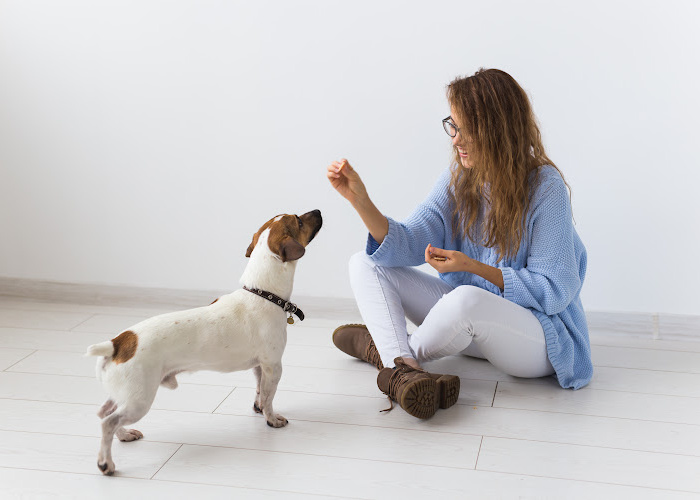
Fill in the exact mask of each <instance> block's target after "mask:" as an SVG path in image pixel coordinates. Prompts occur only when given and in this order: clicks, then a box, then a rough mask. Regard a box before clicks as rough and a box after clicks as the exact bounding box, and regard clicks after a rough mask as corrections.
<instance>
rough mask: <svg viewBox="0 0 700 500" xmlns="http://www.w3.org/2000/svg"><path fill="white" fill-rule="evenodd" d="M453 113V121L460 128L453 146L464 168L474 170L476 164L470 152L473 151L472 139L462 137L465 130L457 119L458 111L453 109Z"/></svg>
mask: <svg viewBox="0 0 700 500" xmlns="http://www.w3.org/2000/svg"><path fill="white" fill-rule="evenodd" d="M451 112H452V115H451V116H452V120H453V121H454V122H455V125H457V127H459V131H458V132H457V135H455V136H454V137H453V138H452V145H453V146H454V147H455V148H456V149H457V153H458V154H459V159H460V161H461V162H462V166H463V167H464V168H472V167H473V166H474V163H473V160H472V159H471V158H470V157H469V151H470V150H471V149H472V148H471V143H472V139H471V137H465V136H464V135H462V130H464V129H463V128H462V126H461V124H460V122H459V121H458V119H457V118H456V117H457V116H458V115H457V113H456V110H455V109H454V108H452V109H451Z"/></svg>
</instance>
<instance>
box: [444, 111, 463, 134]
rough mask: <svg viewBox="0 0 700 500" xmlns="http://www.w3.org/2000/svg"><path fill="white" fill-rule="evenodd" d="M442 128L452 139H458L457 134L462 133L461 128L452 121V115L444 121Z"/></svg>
mask: <svg viewBox="0 0 700 500" xmlns="http://www.w3.org/2000/svg"><path fill="white" fill-rule="evenodd" d="M442 128H444V129H445V132H447V135H449V136H450V137H457V134H458V133H459V132H460V130H459V127H458V126H457V125H455V123H454V122H453V121H452V115H450V116H448V117H447V118H445V119H444V120H442Z"/></svg>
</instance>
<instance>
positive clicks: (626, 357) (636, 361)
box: [591, 345, 700, 373]
mask: <svg viewBox="0 0 700 500" xmlns="http://www.w3.org/2000/svg"><path fill="white" fill-rule="evenodd" d="M591 357H592V358H593V365H594V366H615V367H618V368H637V369H641V370H658V371H669V372H681V373H700V352H683V351H666V350H664V351H661V350H658V351H652V350H649V349H635V348H630V347H612V346H596V345H594V346H592V348H591Z"/></svg>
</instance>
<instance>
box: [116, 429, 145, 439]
mask: <svg viewBox="0 0 700 500" xmlns="http://www.w3.org/2000/svg"><path fill="white" fill-rule="evenodd" d="M142 437H143V434H142V433H141V431H137V430H136V429H119V430H118V431H117V438H118V439H119V441H125V442H128V441H136V440H137V439H141V438H142Z"/></svg>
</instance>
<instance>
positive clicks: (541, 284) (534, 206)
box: [366, 165, 593, 389]
mask: <svg viewBox="0 0 700 500" xmlns="http://www.w3.org/2000/svg"><path fill="white" fill-rule="evenodd" d="M450 176H451V172H450V169H446V170H445V171H444V172H443V174H442V175H441V176H440V178H439V179H438V181H437V183H436V184H435V186H434V188H433V190H432V192H431V193H430V194H429V195H428V197H427V198H426V199H425V201H423V202H422V203H421V204H420V205H418V207H417V208H416V209H415V210H414V212H413V213H412V214H411V215H410V216H409V217H408V218H407V219H406V220H405V221H404V222H401V223H399V222H396V221H395V220H394V219H392V218H390V217H387V219H388V221H389V232H388V234H387V235H386V237H385V238H384V241H383V242H382V244H381V245H380V244H379V243H377V241H376V240H375V239H374V238H372V236H371V235H369V237H368V240H367V249H366V251H367V254H368V255H369V256H370V257H371V259H372V260H373V261H374V262H375V263H376V264H377V265H380V266H385V267H398V266H417V265H420V264H422V263H424V262H425V247H427V246H428V243H430V244H432V245H433V246H435V247H439V248H444V249H447V250H458V251H460V252H463V253H465V254H466V255H468V256H469V257H471V258H472V259H475V260H477V261H480V262H483V263H485V264H488V265H490V266H494V267H498V268H500V269H501V272H502V273H503V282H504V289H503V291H501V289H500V288H499V287H497V286H496V285H494V284H493V283H491V282H489V281H487V280H485V279H484V278H482V277H480V276H477V275H474V274H470V273H466V272H454V273H446V274H441V275H440V278H442V279H443V280H444V281H445V282H447V283H449V284H450V285H451V286H452V287H455V288H456V287H458V286H460V285H474V286H478V287H479V288H483V289H485V290H488V291H490V292H492V293H495V294H497V295H500V296H501V297H504V298H506V299H508V300H510V301H511V302H514V303H516V304H518V305H521V306H523V307H525V308H527V309H529V310H530V311H532V313H533V314H534V315H535V316H536V317H537V319H538V320H539V321H540V323H541V324H542V328H543V330H544V334H545V339H546V343H547V355H548V357H549V361H550V362H551V363H552V366H553V367H554V370H555V374H556V377H557V380H558V381H559V384H560V385H561V386H562V387H564V388H573V389H580V388H581V387H584V386H585V385H586V384H588V382H589V381H590V380H591V377H592V375H593V366H592V363H591V348H590V342H589V339H588V326H587V324H586V316H585V314H584V312H583V306H582V304H581V299H580V297H579V294H580V292H581V287H582V285H583V279H584V277H585V275H586V249H585V248H584V246H583V243H582V242H581V240H580V238H579V236H578V234H577V233H576V230H575V229H574V226H573V219H572V213H571V204H570V202H569V194H568V191H567V189H566V185H565V184H564V181H563V179H562V178H561V175H559V172H558V171H557V170H556V169H555V168H553V167H551V166H548V165H547V166H543V167H540V182H539V185H538V187H537V188H536V189H535V191H534V192H533V194H532V199H531V202H530V207H529V212H528V217H527V226H526V228H527V229H526V231H527V232H526V233H525V236H524V238H523V241H522V242H521V244H520V248H519V249H518V252H517V254H516V255H515V256H514V257H512V258H505V259H503V260H501V261H500V262H496V261H497V259H498V255H497V252H496V251H495V250H494V249H493V248H486V247H484V246H482V245H479V244H475V243H474V242H472V241H471V240H469V239H468V238H461V237H455V235H454V234H453V231H452V223H451V221H452V205H451V202H450V197H449V189H450V186H449V183H450Z"/></svg>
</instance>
